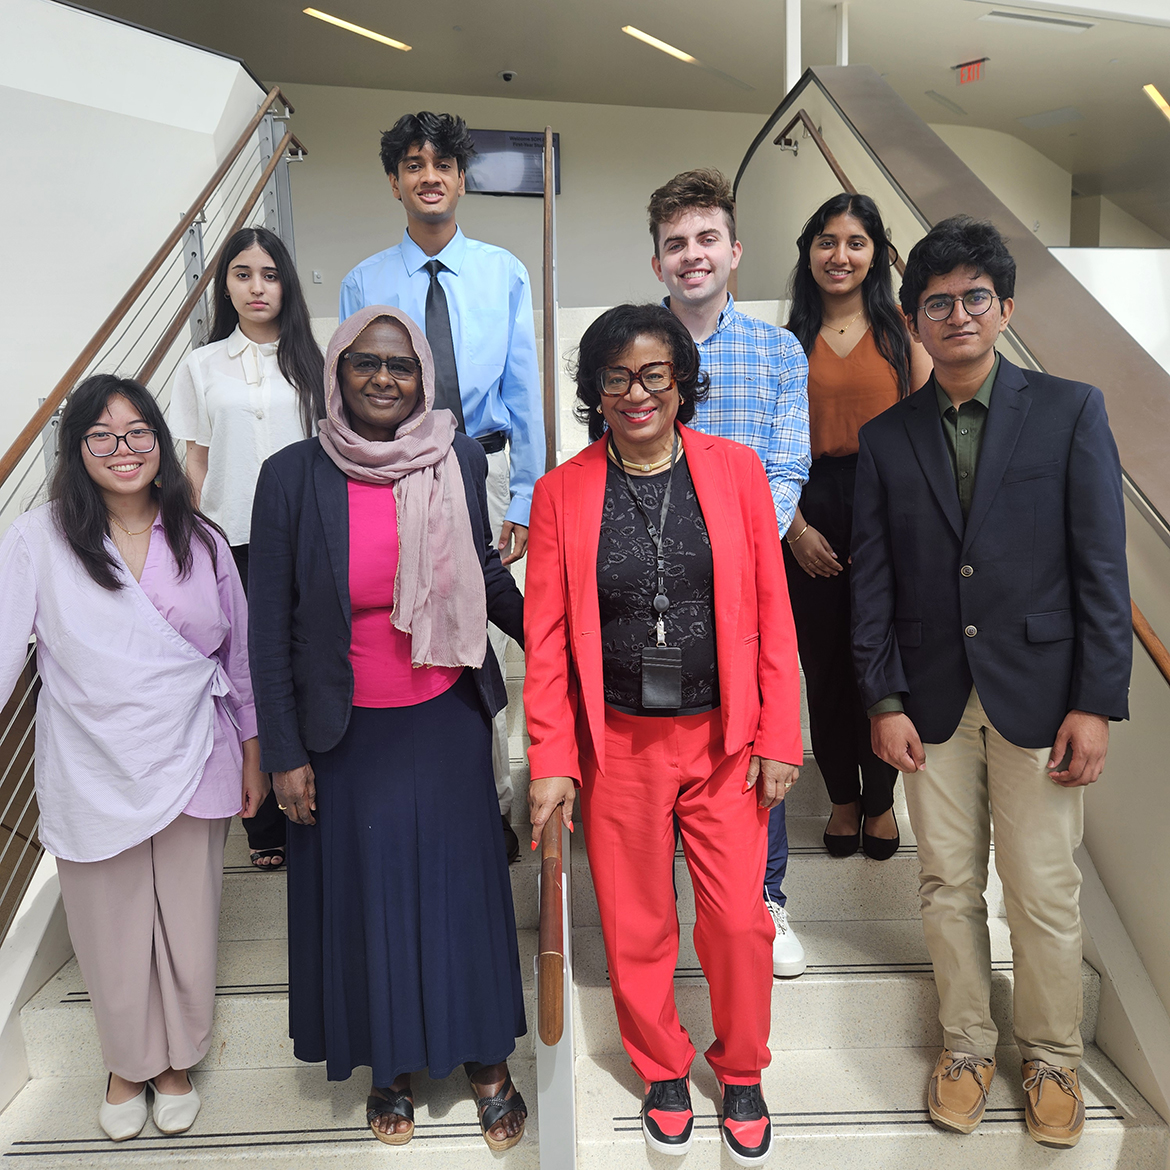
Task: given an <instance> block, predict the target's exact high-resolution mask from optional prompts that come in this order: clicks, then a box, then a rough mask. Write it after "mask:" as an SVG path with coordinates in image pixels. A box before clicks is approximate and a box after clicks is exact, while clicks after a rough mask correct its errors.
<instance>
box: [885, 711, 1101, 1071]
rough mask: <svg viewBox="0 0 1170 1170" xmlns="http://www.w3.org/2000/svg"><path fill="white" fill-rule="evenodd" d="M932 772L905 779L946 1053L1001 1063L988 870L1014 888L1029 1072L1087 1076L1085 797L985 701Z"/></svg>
mask: <svg viewBox="0 0 1170 1170" xmlns="http://www.w3.org/2000/svg"><path fill="white" fill-rule="evenodd" d="M924 747H925V750H926V770H925V771H923V772H917V773H912V774H910V775H906V776H905V777H904V781H905V785H906V804H907V806H908V807H909V810H910V821H911V824H912V825H913V828H914V834H915V836H916V837H917V839H918V860H919V863H920V866H921V873H920V879H919V880H920V894H921V897H922V925H923V928H924V930H925V932H926V945H927V948H928V949H929V951H930V957H931V961H932V962H933V964H934V977H935V982H936V984H937V985H938V995H939V1000H940V1005H941V1006H940V1010H939V1020H940V1021H941V1023H942V1026H943V1042H944V1043H945V1045H946V1046H947V1047H948V1048H949V1049H951V1050H952V1051H954V1052H966V1053H971V1054H972V1055H975V1056H984V1057H986V1056H994V1055H995V1046H996V1042H997V1039H998V1034H997V1031H996V1027H995V1024H994V1023H993V1022H992V1019H991V1009H990V997H991V945H990V939H989V937H988V933H987V904H986V902H985V901H984V892H985V890H986V889H987V863H988V854H989V850H990V847H991V820H992V818H994V820H995V865H996V869H997V870H998V871H999V876H1000V880H1001V881H1002V882H1003V890H1004V901H1005V904H1006V907H1007V918H1008V926H1009V928H1010V929H1011V936H1012V961H1013V966H1014V969H1015V998H1014V1030H1015V1041H1016V1044H1017V1045H1018V1047H1019V1049H1020V1054H1021V1056H1022V1057H1023V1058H1024V1059H1025V1060H1044V1061H1048V1062H1050V1063H1052V1064H1057V1065H1061V1066H1063V1067H1064V1068H1076V1067H1077V1065H1078V1064H1079V1063H1080V1060H1081V1056H1082V1054H1083V1051H1084V1045H1083V1042H1082V1040H1081V1034H1080V1022H1081V926H1080V910H1079V904H1078V899H1079V896H1080V888H1081V873H1080V870H1079V869H1077V867H1076V865H1075V864H1074V862H1073V850H1074V849H1076V847H1077V846H1078V845H1079V844H1080V841H1081V834H1082V830H1083V824H1084V800H1083V797H1084V790H1083V789H1081V788H1062V787H1061V786H1060V785H1058V784H1054V783H1053V782H1052V781H1051V780H1050V779H1049V778H1048V772H1047V764H1048V760H1049V751H1050V749H1048V748H1041V749H1034V748H1020V747H1016V746H1015V745H1014V744H1012V743H1009V742H1008V741H1007V740H1006V739H1004V738H1003V736H1002V735H1000V734H999V733H998V732H997V731H996V730H995V728H994V727H992V726H991V722H990V720H989V719H988V718H987V714H986V712H985V711H984V710H983V704H982V703H981V702H980V701H979V696H978V695H977V694H976V693H975V691H974V689H972V691H971V697H970V699H969V700H968V702H967V707H966V710H965V711H964V712H963V718H962V720H961V722H960V723H959V726H958V728H957V729H956V730H955V733H954V735H952V736H951V738H950V739H949V740H947V741H946V743H939V744H925V745H924Z"/></svg>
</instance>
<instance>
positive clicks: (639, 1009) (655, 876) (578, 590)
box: [524, 305, 803, 1165]
mask: <svg viewBox="0 0 1170 1170" xmlns="http://www.w3.org/2000/svg"><path fill="white" fill-rule="evenodd" d="M576 377H577V397H578V399H579V400H580V405H579V406H578V415H579V416H580V417H581V418H582V420H583V421H587V423H588V425H589V433H590V437H591V438H593V439H595V440H596V442H594V443H593V444H592V445H591V446H589V447H588V448H586V449H585V450H584V451H582V452H581V454H580V455H577V456H576V457H575V458H573V459H570V460H569V461H568V462H567V463H565V464H564V465H562V466H561V467H558V468H556V469H555V470H554V471H551V472H549V474H548V475H546V476H544V478H543V479H541V480H540V481H539V482H538V483H537V485H536V492H535V495H534V497H533V504H532V526H531V529H530V536H529V546H528V549H529V551H528V556H529V568H528V575H527V594H526V598H525V612H524V628H525V644H526V668H525V669H526V679H525V684H524V705H525V710H526V712H527V717H528V730H529V735H530V737H531V740H532V747H531V748H530V750H529V762H530V765H531V772H532V777H533V781H532V785H531V787H530V790H529V805H530V808H531V813H532V823H533V838H534V840H536V839H537V838H538V837H539V835H540V831H541V829H542V827H543V825H544V823H545V822H546V821H547V820H548V818H549V816H551V815H552V814H553V813H554V812H555V811H556V808H557V806H558V805H560V806H561V815H562V817H563V818H564V820H565V822H566V824H567V823H568V822H569V819H570V816H571V812H572V806H573V801H574V796H575V793H576V788H577V787H580V789H581V811H582V818H583V823H584V827H585V840H586V846H587V849H588V853H589V863H590V869H591V871H592V875H593V883H594V887H595V889H596V891H597V901H598V906H599V908H600V912H601V924H602V933H603V936H604V939H605V951H606V959H607V961H608V964H609V972H610V981H611V985H612V988H613V997H614V1004H615V1007H616V1009H617V1015H618V1023H619V1026H620V1028H621V1034H622V1042H623V1044H624V1045H625V1048H626V1051H627V1052H628V1053H629V1054H630V1059H631V1061H632V1062H633V1065H634V1068H635V1070H636V1071H637V1072H638V1073H639V1075H640V1076H641V1077H642V1079H643V1081H644V1082H645V1083H646V1095H645V1097H644V1099H643V1104H642V1128H643V1133H644V1135H645V1138H646V1142H647V1144H648V1145H649V1146H650V1147H651V1148H652V1149H655V1150H658V1151H660V1152H663V1153H671V1154H682V1153H685V1152H686V1150H687V1149H688V1148H689V1146H690V1142H691V1137H692V1130H693V1116H692V1113H691V1103H690V1093H689V1087H688V1082H687V1077H688V1072H689V1069H690V1065H691V1061H692V1060H693V1059H694V1055H695V1050H694V1047H693V1046H692V1045H691V1042H690V1038H689V1037H688V1036H687V1033H686V1031H685V1029H684V1028H683V1027H682V1025H681V1023H680V1022H679V1018H678V1013H677V1010H676V1008H675V1005H674V999H673V979H674V968H675V963H676V960H677V957H678V918H677V914H676V912H675V898H674V888H673V882H672V877H673V860H674V848H675V846H674V819H675V817H677V818H678V823H679V826H680V830H681V835H682V842H683V849H684V852H685V855H686V860H687V865H688V867H689V869H690V872H691V878H692V882H693V884H694V887H695V911H696V914H695V917H696V923H695V932H694V938H695V949H696V951H697V953H698V956H699V961H700V963H701V964H702V967H703V971H704V973H705V975H706V977H707V982H708V984H709V985H710V990H711V1015H712V1021H713V1023H714V1029H715V1041H714V1043H713V1044H712V1045H711V1047H710V1048H709V1049H708V1050H707V1053H706V1056H707V1060H708V1063H709V1064H710V1065H711V1067H712V1068H713V1069H714V1071H715V1074H716V1076H717V1077H718V1078H719V1082H720V1085H721V1088H722V1092H723V1124H722V1127H721V1130H722V1135H723V1140H724V1142H725V1143H726V1145H727V1147H728V1150H729V1152H730V1154H731V1156H732V1157H733V1159H734V1160H735V1161H736V1162H739V1163H740V1164H742V1165H754V1164H755V1163H757V1162H759V1161H762V1160H763V1159H764V1158H766V1157H767V1156H768V1154H769V1152H770V1150H771V1125H770V1122H769V1120H768V1112H767V1107H766V1106H765V1104H764V1100H763V1096H762V1093H761V1089H760V1073H761V1070H762V1069H763V1068H765V1067H766V1066H767V1064H768V1063H769V1060H770V1054H769V1052H768V1031H769V1027H770V1016H771V988H772V949H771V948H772V934H773V929H774V928H773V925H772V922H771V919H770V917H769V915H768V913H767V910H766V908H765V907H764V904H763V903H762V902H761V901H760V897H759V891H760V886H761V884H762V882H763V877H764V864H765V860H766V853H767V814H768V810H769V809H770V808H772V807H773V806H774V805H776V804H778V803H779V802H780V801H781V800H783V799H784V796H785V793H786V792H787V790H788V789H789V788H790V787H791V785H792V784H793V783H795V781H796V778H797V774H798V773H797V765H798V764H799V763H800V762H801V760H802V758H803V752H802V746H801V736H800V698H799V677H798V668H797V659H796V637H795V633H794V631H793V625H792V613H791V610H790V608H789V603H788V592H787V588H786V586H785V580H784V565H783V560H782V557H781V552H780V535H779V532H778V530H777V527H776V512H775V508H774V507H773V504H772V498H771V494H770V492H769V489H768V481H767V477H766V476H765V474H764V469H763V466H762V465H761V464H760V461H759V459H758V458H757V456H756V455H755V453H754V452H752V451H751V450H749V449H748V448H747V447H743V446H741V445H740V444H738V443H732V442H729V441H728V440H726V439H719V438H715V437H714V436H711V435H702V434H699V433H697V432H695V431H691V430H689V429H687V428H686V427H685V426H682V425H679V424H681V423H685V422H687V421H689V419H690V418H691V417H692V415H693V413H694V404H695V402H696V400H698V399H701V398H702V397H703V396H705V394H706V393H707V382H706V377H705V376H704V375H703V374H701V372H700V368H699V354H698V350H697V349H696V347H695V344H694V342H693V341H692V340H691V337H690V334H689V333H688V332H687V330H686V329H685V327H683V326H682V325H681V324H680V323H679V322H678V320H677V318H675V317H674V316H673V315H672V314H671V313H670V312H669V310H667V309H665V308H662V307H661V306H657V305H620V306H618V307H617V308H615V309H611V310H610V311H609V312H607V313H605V314H603V315H602V316H601V317H599V318H598V319H597V320H596V321H595V322H594V323H593V324H592V325H591V326H590V327H589V329H588V330H587V331H586V333H585V336H584V337H583V338H582V340H581V347H580V356H579V361H578V368H577V375H576Z"/></svg>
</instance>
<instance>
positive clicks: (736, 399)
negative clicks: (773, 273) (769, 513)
mask: <svg viewBox="0 0 1170 1170" xmlns="http://www.w3.org/2000/svg"><path fill="white" fill-rule="evenodd" d="M662 303H663V304H664V305H666V306H667V308H669V307H670V298H669V297H667V298H666V299H665V300H664V301H663V302H662ZM698 346H699V359H700V363H701V365H702V368H703V370H704V371H705V372H706V374H707V375H708V377H709V378H710V379H711V392H710V394H709V395H708V396H707V401H706V402H700V403H698V404H697V405H696V406H695V417H694V420H693V421H692V422H691V426H692V427H694V429H695V430H696V431H703V432H705V433H706V434H708V435H719V436H720V437H722V438H724V439H734V440H735V441H736V442H737V443H743V444H744V446H747V447H751V449H752V450H753V451H755V453H756V454H757V455H758V456H759V457H760V462H761V463H762V464H763V465H764V470H765V471H766V472H767V473H768V484H769V486H770V487H771V489H772V502H773V503H774V504H775V505H776V522H777V523H778V524H779V525H780V535H781V536H783V535H784V533H786V532H787V531H788V529H789V527H790V526H791V524H792V517H793V516H794V515H795V513H796V506H797V504H799V503H800V489H801V488H802V487H803V486H804V483H805V481H806V480H807V479H808V470H809V463H810V455H809V441H808V361H807V359H806V358H805V356H804V350H803V349H801V347H800V342H799V341H797V340H796V338H795V337H794V336H793V335H792V334H791V333H789V331H788V330H787V329H779V328H777V327H776V326H775V325H769V324H767V322H765V321H758V320H756V318H755V317H749V316H747V315H746V314H744V313H741V312H740V311H739V310H738V309H737V308H736V307H735V300H734V299H733V298H732V297H731V295H730V294H728V297H727V304H726V306H725V307H724V309H723V312H721V313H720V314H719V322H718V324H717V325H716V326H715V332H714V333H712V334H711V336H710V337H708V338H705V339H704V340H703V341H700V342H699V343H698Z"/></svg>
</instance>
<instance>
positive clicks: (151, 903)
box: [57, 814, 231, 1081]
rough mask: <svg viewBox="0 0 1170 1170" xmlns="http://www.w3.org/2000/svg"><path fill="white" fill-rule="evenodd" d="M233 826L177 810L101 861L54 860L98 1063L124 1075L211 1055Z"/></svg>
mask: <svg viewBox="0 0 1170 1170" xmlns="http://www.w3.org/2000/svg"><path fill="white" fill-rule="evenodd" d="M229 824H231V820H230V818H228V819H223V820H202V819H200V818H198V817H189V816H187V815H185V814H180V815H179V816H178V817H176V818H175V819H174V820H173V821H172V822H171V823H170V824H169V825H167V827H166V828H165V829H160V830H159V831H158V832H157V833H155V835H154V836H153V837H148V838H147V839H146V840H145V841H143V842H142V843H141V844H140V845H135V846H133V847H132V848H130V849H127V850H125V851H123V852H122V853H118V854H115V856H113V857H110V858H107V859H106V860H105V861H90V862H78V861H61V860H60V859H58V861H57V874H58V877H59V878H60V881H61V900H62V901H63V902H64V904H65V917H66V919H67V920H68V922H69V936H70V938H71V939H72V940H73V949H74V951H75V952H76V954H77V962H78V965H79V966H80V967H81V974H82V976H83V978H84V979H85V986H86V989H87V990H88V991H89V998H90V1000H91V1001H92V1003H93V1014H94V1018H95V1020H96V1021H97V1030H98V1037H99V1039H100V1040H101V1044H102V1059H103V1060H104V1061H105V1065H106V1068H108V1069H109V1070H110V1071H111V1072H116V1073H117V1074H118V1076H120V1077H125V1079H126V1080H128V1081H145V1080H147V1079H149V1078H150V1077H156V1076H158V1074H159V1073H161V1072H164V1071H165V1070H166V1069H168V1068H177V1069H183V1068H190V1067H191V1066H192V1065H193V1064H198V1063H199V1061H201V1060H202V1059H203V1057H204V1056H206V1055H207V1049H208V1046H209V1045H210V1043H211V1018H212V1013H213V1011H214V1008H215V959H216V951H217V948H218V945H219V902H220V891H221V889H222V886H223V847H224V843H225V842H226V841H227V830H228V825H229Z"/></svg>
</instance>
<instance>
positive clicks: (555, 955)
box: [536, 806, 565, 1047]
mask: <svg viewBox="0 0 1170 1170" xmlns="http://www.w3.org/2000/svg"><path fill="white" fill-rule="evenodd" d="M563 889H564V862H563V860H562V858H561V809H560V806H558V807H557V808H555V809H553V814H552V816H551V817H549V818H548V820H547V821H546V822H545V825H544V832H543V833H542V834H541V838H540V942H539V944H538V945H539V948H540V953H539V957H538V959H537V966H536V972H537V974H536V1012H537V1031H538V1032H539V1034H540V1039H541V1041H542V1042H543V1043H544V1044H547V1045H549V1046H550V1047H551V1046H552V1045H554V1044H556V1043H558V1042H559V1041H560V1038H561V1034H562V1033H563V1032H564V1030H565V919H564V896H563V893H562V891H563Z"/></svg>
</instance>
